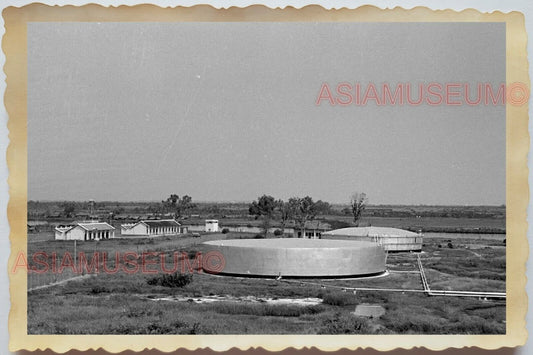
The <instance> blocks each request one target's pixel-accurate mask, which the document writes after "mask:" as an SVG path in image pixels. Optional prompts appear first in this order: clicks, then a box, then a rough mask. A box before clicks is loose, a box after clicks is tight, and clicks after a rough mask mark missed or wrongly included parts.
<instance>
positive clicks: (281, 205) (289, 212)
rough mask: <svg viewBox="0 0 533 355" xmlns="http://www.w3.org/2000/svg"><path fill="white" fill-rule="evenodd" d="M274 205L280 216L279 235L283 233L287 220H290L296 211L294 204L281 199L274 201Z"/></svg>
mask: <svg viewBox="0 0 533 355" xmlns="http://www.w3.org/2000/svg"><path fill="white" fill-rule="evenodd" d="M276 205H277V206H276V207H277V210H278V212H279V216H280V222H281V230H280V232H281V233H280V234H279V235H283V234H285V226H286V225H287V222H289V221H290V220H292V219H293V218H294V215H295V213H296V208H297V206H296V204H294V203H291V202H290V200H289V202H285V201H283V200H278V201H277V202H276Z"/></svg>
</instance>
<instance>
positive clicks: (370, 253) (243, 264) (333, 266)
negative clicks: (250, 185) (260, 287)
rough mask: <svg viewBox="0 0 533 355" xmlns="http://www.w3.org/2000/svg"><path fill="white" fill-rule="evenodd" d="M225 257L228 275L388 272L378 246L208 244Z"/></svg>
mask: <svg viewBox="0 0 533 355" xmlns="http://www.w3.org/2000/svg"><path fill="white" fill-rule="evenodd" d="M205 247H206V249H207V251H218V252H220V253H222V255H223V256H224V261H225V267H224V269H223V270H222V271H221V272H222V273H227V274H240V275H250V276H252V275H253V276H278V275H281V276H286V277H319V276H357V275H364V274H375V273H381V272H384V271H385V252H384V250H383V248H381V247H379V246H377V245H376V246H373V245H370V246H368V247H367V246H365V247H362V248H355V247H353V248H351V247H350V248H347V247H339V248H276V249H265V248H254V247H235V246H223V245H205Z"/></svg>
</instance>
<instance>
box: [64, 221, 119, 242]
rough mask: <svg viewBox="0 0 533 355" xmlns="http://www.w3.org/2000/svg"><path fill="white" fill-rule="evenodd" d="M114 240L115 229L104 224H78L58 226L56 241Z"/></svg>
mask: <svg viewBox="0 0 533 355" xmlns="http://www.w3.org/2000/svg"><path fill="white" fill-rule="evenodd" d="M112 238H115V227H113V226H112V225H110V224H109V223H106V222H79V223H74V224H68V225H58V226H57V227H56V228H55V239H56V240H102V239H112Z"/></svg>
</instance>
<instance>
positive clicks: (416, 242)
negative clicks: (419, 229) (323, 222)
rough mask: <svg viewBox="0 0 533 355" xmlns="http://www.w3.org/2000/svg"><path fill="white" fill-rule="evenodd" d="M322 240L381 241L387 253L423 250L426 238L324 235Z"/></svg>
mask: <svg viewBox="0 0 533 355" xmlns="http://www.w3.org/2000/svg"><path fill="white" fill-rule="evenodd" d="M322 239H332V240H335V239H338V240H366V241H372V240H381V244H382V245H383V248H384V249H385V250H387V251H411V250H421V249H422V243H423V240H424V238H423V237H422V236H414V237H394V236H383V237H379V238H376V237H360V236H348V235H322Z"/></svg>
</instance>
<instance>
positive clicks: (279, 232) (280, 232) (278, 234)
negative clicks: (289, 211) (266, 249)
mask: <svg viewBox="0 0 533 355" xmlns="http://www.w3.org/2000/svg"><path fill="white" fill-rule="evenodd" d="M274 235H275V236H276V237H279V236H280V235H283V231H282V230H281V229H276V230H275V231H274Z"/></svg>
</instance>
